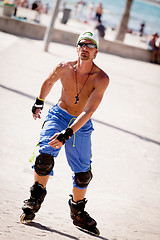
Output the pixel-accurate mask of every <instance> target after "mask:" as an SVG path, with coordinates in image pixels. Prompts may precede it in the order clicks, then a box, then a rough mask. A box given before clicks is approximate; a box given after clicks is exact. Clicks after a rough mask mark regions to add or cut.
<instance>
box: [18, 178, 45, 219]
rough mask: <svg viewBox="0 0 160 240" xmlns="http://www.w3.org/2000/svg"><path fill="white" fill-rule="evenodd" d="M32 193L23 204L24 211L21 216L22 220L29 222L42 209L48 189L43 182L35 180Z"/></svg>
mask: <svg viewBox="0 0 160 240" xmlns="http://www.w3.org/2000/svg"><path fill="white" fill-rule="evenodd" d="M30 193H31V196H30V198H29V199H27V200H24V205H23V206H22V210H23V213H22V215H21V217H20V221H21V222H22V223H28V222H31V221H32V220H33V219H34V217H35V213H36V212H38V210H39V209H40V207H41V204H42V202H43V201H44V198H45V196H46V194H47V191H46V189H45V188H43V186H42V185H41V184H39V183H38V182H35V184H34V185H33V186H32V187H31V189H30Z"/></svg>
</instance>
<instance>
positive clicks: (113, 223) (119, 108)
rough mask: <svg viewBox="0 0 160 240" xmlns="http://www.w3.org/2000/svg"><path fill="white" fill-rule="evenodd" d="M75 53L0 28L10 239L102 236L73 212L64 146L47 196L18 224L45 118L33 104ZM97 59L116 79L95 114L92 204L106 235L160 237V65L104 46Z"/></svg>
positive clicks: (2, 173)
mask: <svg viewBox="0 0 160 240" xmlns="http://www.w3.org/2000/svg"><path fill="white" fill-rule="evenodd" d="M75 58H76V48H74V47H71V46H66V45H62V44H57V43H56V44H55V43H52V44H50V48H49V53H46V52H44V51H43V43H42V41H34V40H29V39H25V38H18V37H15V36H12V35H9V34H5V33H1V32H0V67H1V71H0V103H1V104H0V113H1V114H0V118H1V121H0V129H1V138H0V146H1V147H0V164H1V165H0V166H1V168H0V183H1V184H0V198H1V201H0V226H1V228H0V237H1V239H2V240H8V239H12V240H13V239H22V238H23V239H24V240H28V239H34V240H36V239H45V240H46V239H55V240H57V239H60V240H62V239H76V240H81V239H87V240H88V239H96V238H95V237H93V236H90V235H88V234H85V233H83V232H81V231H79V230H78V229H77V228H75V227H74V226H73V225H72V222H71V220H70V218H69V208H68V204H67V201H68V195H69V194H70V193H71V189H72V182H71V172H70V169H69V167H68V165H67V163H66V159H65V154H64V150H62V151H61V153H60V155H59V157H58V158H57V160H56V165H55V176H54V177H53V178H51V179H50V181H49V183H48V188H47V189H48V195H47V197H46V199H45V202H44V204H43V206H42V208H41V210H40V211H39V213H38V214H37V216H36V219H35V221H34V223H33V224H31V225H23V224H20V223H19V215H20V214H21V206H22V202H23V200H24V199H26V198H28V197H29V187H30V186H31V185H32V183H33V176H32V170H31V164H30V163H29V161H28V159H29V158H30V156H31V154H32V151H33V148H34V146H35V145H36V142H37V140H38V138H39V131H40V128H41V125H42V123H43V120H44V117H45V114H46V113H47V110H48V108H49V107H50V106H51V105H50V104H51V103H52V104H54V103H56V102H57V99H58V96H59V94H60V84H59V83H57V84H56V85H55V87H54V89H53V90H52V92H51V93H50V95H49V97H48V98H47V102H46V104H45V109H44V110H43V115H42V120H40V121H34V120H33V119H32V116H31V110H30V109H31V106H32V104H33V102H34V99H35V97H36V96H37V95H38V93H39V89H40V85H41V83H42V82H43V80H44V79H45V77H47V76H48V74H49V72H50V71H52V69H53V67H54V66H55V65H56V64H57V63H58V62H60V61H61V60H64V61H67V60H72V59H75ZM95 62H96V63H97V64H98V65H99V66H100V67H102V68H103V69H104V71H106V72H107V73H108V74H109V76H110V79H111V81H110V85H109V88H108V91H107V92H106V94H105V96H104V99H103V101H102V103H101V105H100V107H99V109H98V110H97V112H96V113H95V114H94V116H93V122H94V127H95V131H94V134H93V139H92V140H93V166H92V167H93V174H94V178H93V180H92V182H91V184H90V187H89V189H88V193H87V196H86V197H87V199H88V200H89V201H88V204H87V207H86V208H87V210H88V212H89V213H90V214H91V215H92V216H93V217H94V218H95V219H96V220H97V222H98V227H99V229H100V231H101V236H100V237H99V239H105V240H159V239H160V228H159V226H160V205H159V203H160V191H159V189H160V174H159V171H160V161H159V159H160V124H159V123H160V112H159V106H160V82H159V76H160V67H159V66H158V65H153V64H150V63H145V62H140V61H135V60H130V59H125V58H120V57H116V56H112V55H108V54H103V53H99V54H98V56H97V59H96V60H95Z"/></svg>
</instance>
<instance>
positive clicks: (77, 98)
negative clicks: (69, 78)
mask: <svg viewBox="0 0 160 240" xmlns="http://www.w3.org/2000/svg"><path fill="white" fill-rule="evenodd" d="M93 66H94V63H93V64H92V68H91V71H90V72H89V73H88V76H87V78H86V80H85V82H84V83H83V86H82V87H81V89H80V91H79V92H78V84H77V69H75V78H76V90H77V95H76V96H75V99H76V101H75V103H74V104H77V103H78V102H79V95H80V93H81V91H82V89H83V87H84V85H85V84H86V82H87V80H88V78H89V76H90V75H91V72H92V69H93Z"/></svg>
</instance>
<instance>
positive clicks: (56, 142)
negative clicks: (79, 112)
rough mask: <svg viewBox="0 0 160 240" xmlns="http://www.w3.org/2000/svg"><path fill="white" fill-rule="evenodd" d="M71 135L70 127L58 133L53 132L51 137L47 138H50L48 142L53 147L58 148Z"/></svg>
mask: <svg viewBox="0 0 160 240" xmlns="http://www.w3.org/2000/svg"><path fill="white" fill-rule="evenodd" d="M72 135H73V130H72V128H66V129H65V130H63V131H62V132H60V133H56V134H54V136H53V137H51V138H50V139H49V140H51V141H50V142H49V143H48V144H49V145H50V146H51V147H53V148H57V149H58V148H60V147H62V146H63V145H64V144H65V142H66V141H67V140H68V139H70V138H71V137H72Z"/></svg>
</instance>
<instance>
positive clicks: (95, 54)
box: [94, 49, 98, 59]
mask: <svg viewBox="0 0 160 240" xmlns="http://www.w3.org/2000/svg"><path fill="white" fill-rule="evenodd" d="M97 53H98V49H96V52H95V53H94V59H95V58H96V56H97Z"/></svg>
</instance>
